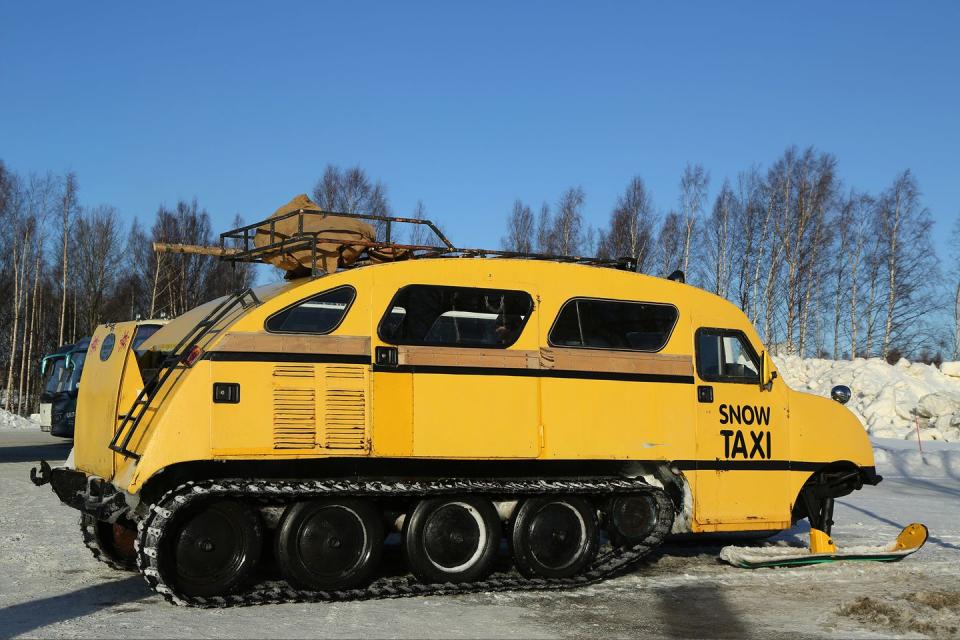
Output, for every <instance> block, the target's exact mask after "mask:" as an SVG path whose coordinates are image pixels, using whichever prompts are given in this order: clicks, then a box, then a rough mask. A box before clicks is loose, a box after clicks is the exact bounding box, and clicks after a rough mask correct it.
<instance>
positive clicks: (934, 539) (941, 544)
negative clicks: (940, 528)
mask: <svg viewBox="0 0 960 640" xmlns="http://www.w3.org/2000/svg"><path fill="white" fill-rule="evenodd" d="M841 504H843V506H844V507H848V508H850V509H853V510H854V511H859V512H860V513H862V514H864V515H866V516H870V517H871V518H873V519H874V520H877V521H879V522H883V523H885V524H889V525H893V526H894V527H896V528H898V529H899V528H901V527H903V525H902V524H901V523H899V522H894V521H893V520H891V519H890V518H884V517H883V516H881V515H877V514H876V513H874V512H873V511H870V510H869V509H864V508H863V507H858V506H857V505H855V504H850V503H847V502H842V503H841ZM927 544H935V545H937V546H938V547H942V548H944V549H951V550H953V551H960V546H957V545H955V544H952V543H950V542H944V541H943V540H941V539H940V538H938V537H936V536H933V535H931V536H929V537H928V538H927Z"/></svg>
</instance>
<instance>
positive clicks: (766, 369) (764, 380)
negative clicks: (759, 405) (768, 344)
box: [760, 351, 777, 391]
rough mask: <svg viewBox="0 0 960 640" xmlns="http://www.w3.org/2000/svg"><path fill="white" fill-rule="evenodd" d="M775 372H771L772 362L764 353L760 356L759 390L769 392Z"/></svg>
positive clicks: (775, 375)
mask: <svg viewBox="0 0 960 640" xmlns="http://www.w3.org/2000/svg"><path fill="white" fill-rule="evenodd" d="M776 377H777V372H776V371H774V370H773V360H771V359H770V354H768V353H767V352H766V351H764V352H763V353H761V354H760V390H761V391H770V389H772V388H773V381H774V379H775V378H776Z"/></svg>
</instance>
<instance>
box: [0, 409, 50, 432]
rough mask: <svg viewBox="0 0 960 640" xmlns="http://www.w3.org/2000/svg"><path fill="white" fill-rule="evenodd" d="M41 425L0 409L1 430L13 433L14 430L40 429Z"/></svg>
mask: <svg viewBox="0 0 960 640" xmlns="http://www.w3.org/2000/svg"><path fill="white" fill-rule="evenodd" d="M39 428H40V423H39V421H38V422H34V421H33V420H27V419H26V418H21V417H20V416H18V415H16V414H15V413H10V412H9V411H4V410H3V409H0V430H2V431H12V430H14V429H39Z"/></svg>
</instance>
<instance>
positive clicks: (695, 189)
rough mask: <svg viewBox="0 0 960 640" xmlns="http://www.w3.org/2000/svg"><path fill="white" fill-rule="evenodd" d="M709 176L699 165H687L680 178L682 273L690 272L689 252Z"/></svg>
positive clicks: (705, 195) (701, 209)
mask: <svg viewBox="0 0 960 640" xmlns="http://www.w3.org/2000/svg"><path fill="white" fill-rule="evenodd" d="M709 184H710V175H709V174H708V173H707V172H706V170H705V169H704V168H703V166H702V165H700V164H695V165H690V164H688V165H687V166H686V167H685V168H684V170H683V176H682V177H681V178H680V215H681V217H682V220H683V262H682V265H681V267H680V268H681V269H683V272H684V273H689V270H690V251H691V248H692V246H693V240H694V233H695V231H696V229H697V222H698V221H699V220H700V217H701V215H702V213H703V203H704V202H705V201H706V199H707V187H708V186H709Z"/></svg>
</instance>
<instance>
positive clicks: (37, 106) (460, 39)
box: [0, 2, 960, 252]
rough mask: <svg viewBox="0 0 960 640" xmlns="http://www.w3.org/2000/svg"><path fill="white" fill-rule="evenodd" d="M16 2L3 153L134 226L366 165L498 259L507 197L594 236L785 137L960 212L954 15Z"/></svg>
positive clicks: (2, 37)
mask: <svg viewBox="0 0 960 640" xmlns="http://www.w3.org/2000/svg"><path fill="white" fill-rule="evenodd" d="M772 4H773V3H755V4H747V3H737V2H730V3H706V2H704V3H686V4H679V3H669V5H670V6H667V5H668V3H657V4H653V3H650V4H641V3H623V4H612V3H596V2H594V3H582V4H579V5H574V4H566V3H555V2H531V3H522V4H521V3H493V2H488V3H474V4H467V3H455V2H446V3H372V4H366V3H364V4H361V3H355V2H327V3H320V2H303V3H280V2H273V3H260V4H253V3H243V2H230V3H227V2H220V3H215V2H204V3H198V2H163V3H154V4H153V5H151V6H147V3H132V2H124V3H107V2H104V3H78V2H70V3H64V4H53V3H47V2H7V3H4V4H3V5H2V6H0V159H3V160H4V161H5V162H6V163H7V164H8V166H10V167H11V168H13V169H15V170H17V171H20V172H24V173H26V172H30V171H45V170H47V169H50V170H53V171H56V172H63V171H66V170H74V171H77V172H78V174H79V178H80V185H81V197H82V200H83V202H84V203H85V204H98V203H101V202H103V203H110V204H113V205H115V206H117V207H118V208H119V209H120V211H121V213H122V214H123V215H124V216H125V217H126V218H128V219H132V218H133V217H134V216H139V217H140V218H141V219H148V218H150V217H152V215H153V212H154V211H155V210H156V208H157V205H158V204H160V203H167V204H172V203H173V202H175V201H176V200H177V199H178V198H191V197H193V196H197V197H198V198H199V200H200V202H201V204H202V205H203V206H205V207H206V208H207V209H208V210H209V211H210V212H211V214H212V216H213V218H214V226H215V227H216V228H217V229H218V230H222V229H224V228H226V226H227V225H228V224H229V221H230V219H231V218H232V216H233V215H234V214H235V213H240V214H241V215H243V216H244V217H245V218H246V219H247V220H248V221H252V220H254V219H257V218H258V217H265V216H266V215H268V214H269V213H270V212H271V211H273V210H274V209H275V208H276V207H277V206H279V205H280V204H282V203H283V202H286V201H287V200H288V199H289V198H291V197H292V196H293V195H295V194H297V193H301V192H309V191H310V190H311V188H312V185H313V183H314V182H315V180H316V178H317V177H318V176H319V175H320V173H321V172H322V170H323V167H324V166H325V165H326V164H327V163H335V164H340V165H352V164H357V163H359V164H361V165H362V166H363V167H364V168H366V169H367V171H368V172H369V173H370V174H371V175H373V176H375V177H378V178H380V179H382V180H383V181H384V182H385V183H386V184H387V186H388V189H389V196H390V200H391V203H392V204H393V208H394V210H395V212H396V213H397V214H398V215H400V214H403V213H406V212H408V211H409V210H411V209H412V208H413V206H414V204H415V202H416V200H417V199H422V200H423V201H424V202H425V204H426V206H427V209H428V212H429V214H430V216H431V217H433V218H435V219H438V220H439V221H440V222H441V223H442V224H443V225H444V227H445V228H446V230H447V231H448V235H450V236H451V238H452V239H453V240H454V242H455V243H458V244H461V245H474V246H477V245H480V246H496V245H498V244H499V238H500V236H501V234H502V232H503V227H504V220H505V217H506V215H507V213H508V212H509V210H510V207H511V205H512V202H513V200H514V199H515V198H518V197H519V198H523V199H524V200H527V201H529V202H531V203H533V204H535V205H536V204H538V203H539V202H541V201H543V200H547V201H550V202H554V201H556V199H557V197H558V196H559V194H560V193H561V191H563V190H564V189H565V188H566V187H568V186H571V185H581V186H582V187H583V188H584V189H585V191H586V193H587V206H586V214H587V219H588V222H589V223H590V224H593V225H600V224H602V223H604V222H605V220H606V218H607V215H608V213H609V210H610V207H611V205H612V204H613V202H614V200H615V199H616V196H617V194H618V193H619V192H620V191H621V190H622V189H623V187H624V186H625V184H626V182H627V180H628V179H629V178H630V177H631V176H633V175H641V176H642V177H643V178H644V179H645V180H646V181H647V183H648V186H649V187H650V188H651V190H652V191H653V195H654V199H655V203H656V205H657V206H658V208H659V209H661V210H666V209H667V208H669V207H672V206H675V204H676V200H677V183H678V181H679V177H680V173H681V171H682V169H683V167H684V165H685V164H686V163H687V162H701V163H703V164H704V165H705V166H706V167H707V168H708V169H709V171H710V173H711V176H712V179H713V180H712V184H711V191H712V192H713V193H715V192H716V189H717V188H719V186H720V184H721V182H722V180H723V178H724V177H731V178H733V177H734V176H735V175H736V173H737V172H738V171H740V170H742V169H745V168H748V167H749V166H751V165H753V164H757V165H760V166H765V165H767V164H769V163H770V162H771V161H772V160H774V159H775V158H776V157H777V156H778V155H779V154H780V153H782V151H783V150H784V149H785V148H786V147H787V146H788V145H791V144H797V145H800V146H805V145H815V146H816V147H818V148H820V149H823V150H826V151H830V152H832V153H834V154H836V156H837V157H838V160H839V170H840V175H841V176H842V177H843V179H844V180H845V183H846V184H848V185H850V186H856V187H858V188H861V189H866V190H871V191H877V190H879V189H882V188H883V187H885V186H886V185H887V184H888V183H889V182H890V181H891V180H892V179H893V177H894V175H895V174H896V173H897V172H898V171H900V170H902V169H904V168H908V167H909V168H911V169H913V170H914V172H915V173H916V176H917V178H918V179H919V182H920V186H921V189H922V190H923V193H924V202H925V204H926V205H927V206H928V207H929V208H930V209H931V211H932V212H933V214H934V216H935V218H936V219H937V220H938V231H939V233H938V236H939V240H938V243H939V244H938V246H939V248H940V249H941V252H944V250H945V248H946V244H945V242H946V240H945V238H946V236H947V234H946V233H945V231H947V230H949V227H950V225H951V224H952V220H953V219H954V217H956V216H957V215H958V214H960V161H958V149H960V122H958V114H960V73H958V65H960V36H958V33H960V3H957V2H939V3H938V2H923V3H906V2H904V3H881V2H843V3H836V2H833V3H814V2H805V3H802V4H801V3H795V4H793V5H790V6H786V5H785V6H782V7H781V6H778V7H773V6H771V5H772Z"/></svg>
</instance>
